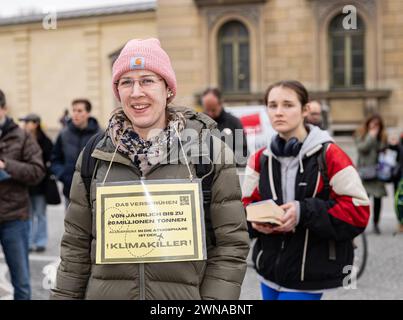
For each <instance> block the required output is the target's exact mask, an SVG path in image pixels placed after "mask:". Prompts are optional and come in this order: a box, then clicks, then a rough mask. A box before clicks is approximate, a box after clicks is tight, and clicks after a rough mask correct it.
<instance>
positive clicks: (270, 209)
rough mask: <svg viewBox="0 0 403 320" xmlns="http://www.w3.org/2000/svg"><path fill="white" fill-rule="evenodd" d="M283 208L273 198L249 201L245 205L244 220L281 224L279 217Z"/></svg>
mask: <svg viewBox="0 0 403 320" xmlns="http://www.w3.org/2000/svg"><path fill="white" fill-rule="evenodd" d="M283 215H284V210H283V209H282V208H280V206H278V205H277V204H276V203H275V202H274V201H273V200H265V201H259V202H255V203H251V204H250V205H248V206H247V207H246V220H248V221H250V222H257V223H267V224H270V225H274V226H281V225H282V224H283V223H282V222H281V221H280V218H281V217H282V216H283Z"/></svg>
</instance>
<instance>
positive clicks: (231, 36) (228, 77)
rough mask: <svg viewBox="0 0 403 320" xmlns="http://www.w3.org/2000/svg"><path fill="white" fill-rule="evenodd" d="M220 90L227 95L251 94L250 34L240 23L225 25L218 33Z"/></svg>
mask: <svg viewBox="0 0 403 320" xmlns="http://www.w3.org/2000/svg"><path fill="white" fill-rule="evenodd" d="M218 62H219V64H218V68H219V72H218V74H219V83H220V88H221V89H222V91H223V92H225V93H243V92H249V88H250V70H249V69H250V63H249V32H248V29H247V28H246V27H245V25H244V24H243V23H241V22H239V21H230V22H227V23H225V24H224V25H223V26H222V27H221V28H220V30H219V32H218Z"/></svg>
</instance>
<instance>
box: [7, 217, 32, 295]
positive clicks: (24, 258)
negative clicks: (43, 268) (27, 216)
mask: <svg viewBox="0 0 403 320" xmlns="http://www.w3.org/2000/svg"><path fill="white" fill-rule="evenodd" d="M29 225H30V223H29V220H14V221H9V222H3V223H0V243H1V245H2V247H3V252H4V256H5V258H6V263H7V265H8V269H9V271H10V276H11V283H12V285H13V287H14V299H15V300H29V299H31V285H30V275H29V260H28V245H29V239H28V238H29Z"/></svg>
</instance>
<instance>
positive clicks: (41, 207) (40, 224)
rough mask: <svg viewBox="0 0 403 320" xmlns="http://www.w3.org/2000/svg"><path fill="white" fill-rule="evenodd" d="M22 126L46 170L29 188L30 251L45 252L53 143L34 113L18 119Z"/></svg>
mask: <svg viewBox="0 0 403 320" xmlns="http://www.w3.org/2000/svg"><path fill="white" fill-rule="evenodd" d="M19 120H20V121H22V122H23V124H24V129H25V130H26V131H27V132H28V133H29V134H31V135H32V136H33V137H34V138H35V139H36V141H37V142H38V144H39V146H40V147H41V150H42V159H43V163H44V165H45V168H46V176H45V177H44V178H43V180H42V181H41V182H40V183H39V184H38V185H36V186H33V187H30V188H29V196H30V200H31V206H30V208H31V236H30V245H29V250H30V251H36V252H43V251H45V250H46V245H47V242H48V231H47V219H46V206H47V204H46V197H45V192H46V181H47V179H48V178H49V175H50V156H51V154H52V148H53V143H52V141H51V140H50V139H49V138H48V136H47V135H46V134H45V132H43V130H42V127H41V118H40V117H39V116H38V115H37V114H34V113H31V114H28V115H27V116H25V117H23V118H20V119H19Z"/></svg>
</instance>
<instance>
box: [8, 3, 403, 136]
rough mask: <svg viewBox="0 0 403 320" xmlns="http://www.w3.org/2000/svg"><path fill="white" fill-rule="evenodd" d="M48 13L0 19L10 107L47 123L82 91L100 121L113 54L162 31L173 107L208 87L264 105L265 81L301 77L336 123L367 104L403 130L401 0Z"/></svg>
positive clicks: (359, 116) (52, 124)
mask: <svg viewBox="0 0 403 320" xmlns="http://www.w3.org/2000/svg"><path fill="white" fill-rule="evenodd" d="M345 6H350V7H347V9H350V10H349V11H347V12H346V13H343V8H344V7H345ZM351 6H353V7H351ZM352 10H353V11H352ZM353 13H355V15H354V14H353ZM347 16H348V20H347V21H348V22H349V26H351V25H352V24H351V23H353V22H354V20H352V19H353V18H354V16H355V17H356V20H355V21H356V22H357V23H356V25H355V27H354V28H352V29H348V28H347V29H346V28H345V26H344V25H343V23H344V22H343V21H345V18H346V17H347ZM43 17H44V15H35V16H25V17H14V18H3V19H0V44H1V48H2V50H0V68H1V75H0V88H1V89H2V90H3V91H5V92H6V94H7V97H8V98H9V99H8V100H9V104H10V110H11V114H12V115H14V116H16V117H18V116H20V115H21V114H24V113H27V112H37V113H39V114H41V115H42V117H43V118H44V122H45V124H46V125H47V127H48V128H49V129H54V130H56V129H58V127H59V124H58V118H59V117H60V116H61V114H62V112H63V110H64V109H65V108H68V107H69V105H70V102H71V101H72V100H73V99H74V98H77V97H86V98H89V99H90V100H91V102H92V103H93V105H94V115H95V116H96V117H98V118H99V120H100V122H101V123H103V124H106V122H107V119H108V117H109V113H110V111H111V110H112V109H113V107H115V106H116V104H117V102H116V101H115V100H114V98H113V95H112V90H111V83H110V79H111V64H112V62H113V59H114V57H116V55H117V54H118V53H119V50H120V49H121V48H122V46H123V45H124V44H125V42H126V41H127V40H129V39H132V38H145V37H158V38H159V39H160V41H161V43H162V46H163V47H164V48H165V49H166V51H167V52H168V54H169V55H170V57H171V59H172V62H173V66H174V69H175V71H176V75H177V79H178V94H177V98H176V99H175V101H174V103H175V104H178V105H189V106H193V107H196V108H197V107H198V101H199V99H198V98H199V95H200V93H201V92H202V91H203V89H204V88H205V87H207V86H218V87H220V88H221V89H222V90H223V91H224V99H225V101H226V104H227V105H231V106H232V105H233V106H244V105H255V104H261V103H262V101H263V93H264V91H265V89H266V87H267V86H268V85H269V84H270V83H272V82H274V81H278V80H282V79H297V80H300V81H301V82H303V83H304V84H305V85H306V87H307V88H308V89H309V90H310V93H311V96H312V97H313V98H316V99H319V100H321V101H322V102H323V103H324V104H326V105H327V106H328V107H329V110H330V120H331V124H332V127H333V129H335V130H339V131H340V132H349V131H351V130H353V129H354V128H355V127H356V126H357V125H358V124H359V123H360V122H362V120H363V119H364V118H365V116H366V115H368V114H369V113H372V112H379V113H380V114H381V115H382V116H383V117H384V118H385V120H386V123H387V125H388V126H394V127H403V32H402V31H401V30H403V1H400V0H382V1H380V0H348V1H344V0H338V1H334V0H158V1H152V0H150V1H149V2H146V3H141V4H132V5H122V6H114V7H107V8H98V9H87V10H77V11H70V12H60V13H57V28H56V29H49V30H46V29H44V28H43V24H42V22H43ZM353 26H354V25H353Z"/></svg>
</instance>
